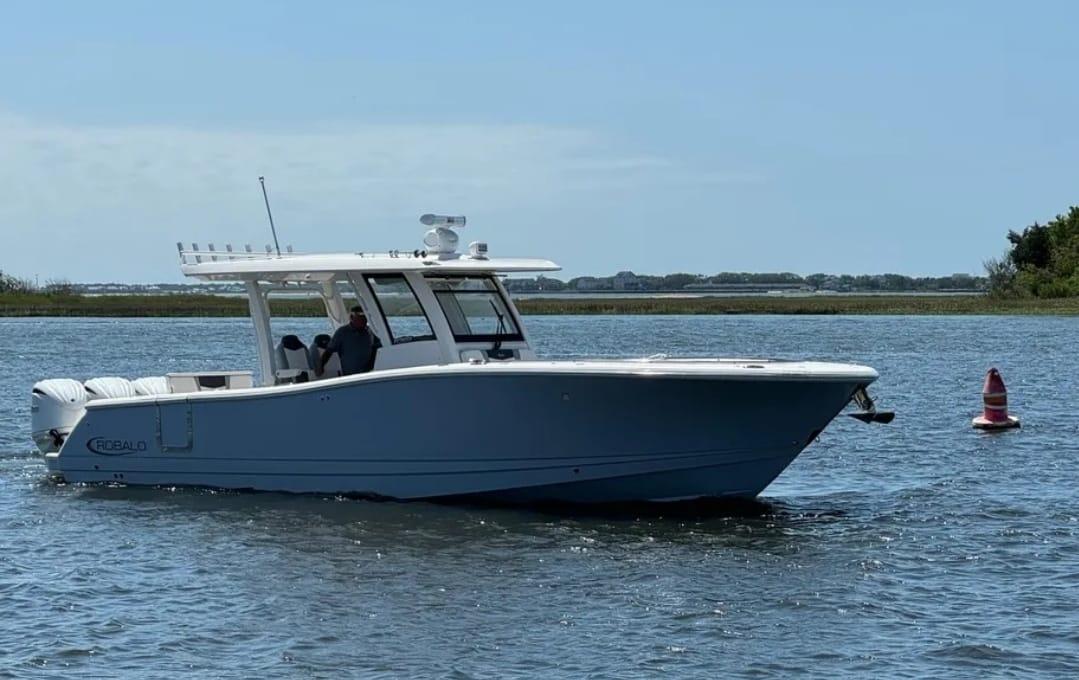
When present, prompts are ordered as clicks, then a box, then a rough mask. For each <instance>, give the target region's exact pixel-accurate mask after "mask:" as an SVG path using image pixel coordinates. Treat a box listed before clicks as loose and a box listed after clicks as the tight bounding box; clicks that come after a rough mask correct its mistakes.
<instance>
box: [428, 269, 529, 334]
mask: <svg viewBox="0 0 1079 680" xmlns="http://www.w3.org/2000/svg"><path fill="white" fill-rule="evenodd" d="M427 283H428V284H430V286H431V290H432V291H434V294H435V298H437V299H438V304H439V305H440V306H441V307H442V311H443V313H444V314H445V315H446V321H448V322H449V324H450V330H452V331H453V338H454V339H455V340H457V341H458V342H502V341H504V340H523V339H524V338H523V336H522V335H521V331H520V329H518V328H517V322H516V321H515V320H514V318H513V314H512V313H511V312H510V309H509V304H507V302H506V300H505V299H503V297H502V294H501V293H500V292H499V290H498V286H497V285H496V284H495V282H494V280H493V279H492V278H491V277H489V276H429V277H427Z"/></svg>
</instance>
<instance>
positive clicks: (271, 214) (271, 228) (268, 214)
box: [259, 175, 281, 257]
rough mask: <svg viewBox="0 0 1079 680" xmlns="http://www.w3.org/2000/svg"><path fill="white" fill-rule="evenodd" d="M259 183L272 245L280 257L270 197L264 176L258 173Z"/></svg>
mask: <svg viewBox="0 0 1079 680" xmlns="http://www.w3.org/2000/svg"><path fill="white" fill-rule="evenodd" d="M259 184H261V185H262V200H263V201H265V202H266V216H267V217H269V218H270V232H271V233H272V234H273V246H274V248H276V249H277V256H278V257H281V246H280V245H279V244H278V243H277V229H276V228H274V225H273V213H272V212H270V199H269V197H268V196H267V195H266V178H265V177H263V176H261V175H259Z"/></svg>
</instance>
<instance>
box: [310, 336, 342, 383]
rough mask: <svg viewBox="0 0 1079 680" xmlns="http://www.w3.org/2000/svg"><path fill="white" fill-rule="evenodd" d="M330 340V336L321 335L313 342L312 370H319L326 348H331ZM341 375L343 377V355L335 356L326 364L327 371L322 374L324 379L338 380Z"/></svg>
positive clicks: (311, 353)
mask: <svg viewBox="0 0 1079 680" xmlns="http://www.w3.org/2000/svg"><path fill="white" fill-rule="evenodd" d="M330 339H331V338H330V336H328V335H326V334H325V333H320V334H318V335H316V336H315V339H314V340H312V341H311V351H310V361H311V367H312V368H317V367H318V364H319V362H320V361H322V355H323V354H325V353H326V348H327V347H329V346H330ZM339 375H341V355H340V354H334V355H333V356H332V357H330V360H329V361H328V362H326V371H325V372H324V373H323V374H322V377H323V378H336V377H337V376H339Z"/></svg>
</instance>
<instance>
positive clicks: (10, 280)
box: [0, 271, 76, 295]
mask: <svg viewBox="0 0 1079 680" xmlns="http://www.w3.org/2000/svg"><path fill="white" fill-rule="evenodd" d="M75 292H76V291H75V286H74V285H73V284H72V283H71V282H70V281H64V280H52V279H50V280H49V281H46V282H45V285H44V286H38V285H37V284H35V283H34V282H33V281H31V280H30V279H20V278H18V277H17V276H12V275H10V274H5V273H4V272H2V271H0V293H15V294H24V295H26V294H30V293H45V294H46V295H72V294H74V293H75Z"/></svg>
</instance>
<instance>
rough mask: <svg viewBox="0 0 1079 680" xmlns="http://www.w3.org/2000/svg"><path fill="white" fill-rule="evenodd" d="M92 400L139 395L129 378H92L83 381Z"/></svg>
mask: <svg viewBox="0 0 1079 680" xmlns="http://www.w3.org/2000/svg"><path fill="white" fill-rule="evenodd" d="M83 385H84V386H85V387H86V393H87V395H88V396H89V398H90V401H94V400H96V399H124V398H126V397H134V396H137V393H136V392H135V386H134V385H132V384H131V381H130V380H128V379H127V378H91V379H90V380H87V381H86V382H84V383H83Z"/></svg>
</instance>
